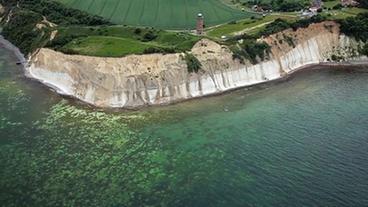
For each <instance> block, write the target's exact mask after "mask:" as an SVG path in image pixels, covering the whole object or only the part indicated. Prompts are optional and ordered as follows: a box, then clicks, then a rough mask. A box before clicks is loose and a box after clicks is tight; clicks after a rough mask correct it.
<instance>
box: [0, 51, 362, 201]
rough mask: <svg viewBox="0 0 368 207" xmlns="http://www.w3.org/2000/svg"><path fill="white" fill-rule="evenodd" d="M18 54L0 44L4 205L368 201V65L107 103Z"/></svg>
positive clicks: (0, 194)
mask: <svg viewBox="0 0 368 207" xmlns="http://www.w3.org/2000/svg"><path fill="white" fill-rule="evenodd" d="M16 62H17V60H16V58H15V56H14V55H13V54H12V53H11V52H9V51H6V50H5V49H4V48H0V203H1V206H175V207H176V206H193V207H194V206H368V196H367V195H368V107H367V106H368V95H367V91H368V84H367V82H368V73H364V72H357V71H353V70H333V69H323V70H314V71H304V72H300V73H298V74H296V75H295V76H293V77H291V78H289V79H287V80H285V81H283V82H280V83H275V84H268V85H261V86H257V87H253V88H245V89H239V90H236V91H233V92H230V93H227V94H223V95H220V96H215V97H207V98H202V99H195V100H190V101H186V102H183V103H179V104H174V105H170V106H162V107H150V108H146V109H141V110H138V111H126V110H114V111H111V110H110V111H106V110H102V109H94V108H91V107H88V106H86V105H84V104H82V103H78V102H76V101H74V100H70V99H65V98H62V97H60V96H58V95H56V94H55V93H54V92H52V91H50V90H49V89H48V88H47V87H45V86H42V85H41V84H39V83H37V82H34V81H31V80H28V79H27V78H25V77H24V75H23V70H22V67H21V66H17V65H16ZM367 71H368V70H367Z"/></svg>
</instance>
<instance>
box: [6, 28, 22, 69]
mask: <svg viewBox="0 0 368 207" xmlns="http://www.w3.org/2000/svg"><path fill="white" fill-rule="evenodd" d="M0 45H1V46H3V47H4V48H5V49H7V50H10V51H12V52H13V54H14V55H15V56H16V57H17V58H18V60H19V63H20V65H23V67H24V68H25V67H26V65H27V63H28V61H27V60H26V58H25V56H24V54H23V53H22V52H21V51H20V50H19V48H18V47H16V46H15V45H13V44H12V43H11V42H10V41H8V40H7V39H5V38H4V37H3V36H2V35H0Z"/></svg>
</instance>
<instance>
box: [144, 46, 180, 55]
mask: <svg viewBox="0 0 368 207" xmlns="http://www.w3.org/2000/svg"><path fill="white" fill-rule="evenodd" d="M176 52H177V51H176V49H175V48H171V47H168V48H166V47H149V48H146V49H144V51H143V53H144V54H153V53H163V54H167V53H176Z"/></svg>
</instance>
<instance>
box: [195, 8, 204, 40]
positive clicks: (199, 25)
mask: <svg viewBox="0 0 368 207" xmlns="http://www.w3.org/2000/svg"><path fill="white" fill-rule="evenodd" d="M196 30H197V34H198V35H202V34H203V30H204V19H203V14H201V13H199V14H198V15H197V27H196Z"/></svg>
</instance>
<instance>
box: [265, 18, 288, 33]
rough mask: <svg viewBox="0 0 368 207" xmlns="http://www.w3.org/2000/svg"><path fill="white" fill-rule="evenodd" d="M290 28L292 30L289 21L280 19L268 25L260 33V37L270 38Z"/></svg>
mask: <svg viewBox="0 0 368 207" xmlns="http://www.w3.org/2000/svg"><path fill="white" fill-rule="evenodd" d="M288 28H290V24H289V23H288V22H287V21H285V20H283V19H280V18H279V19H276V20H275V21H273V22H272V23H270V24H268V25H266V27H265V28H264V29H263V30H262V31H260V32H259V35H261V36H268V35H271V34H274V33H277V32H281V31H283V30H285V29H288Z"/></svg>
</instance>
